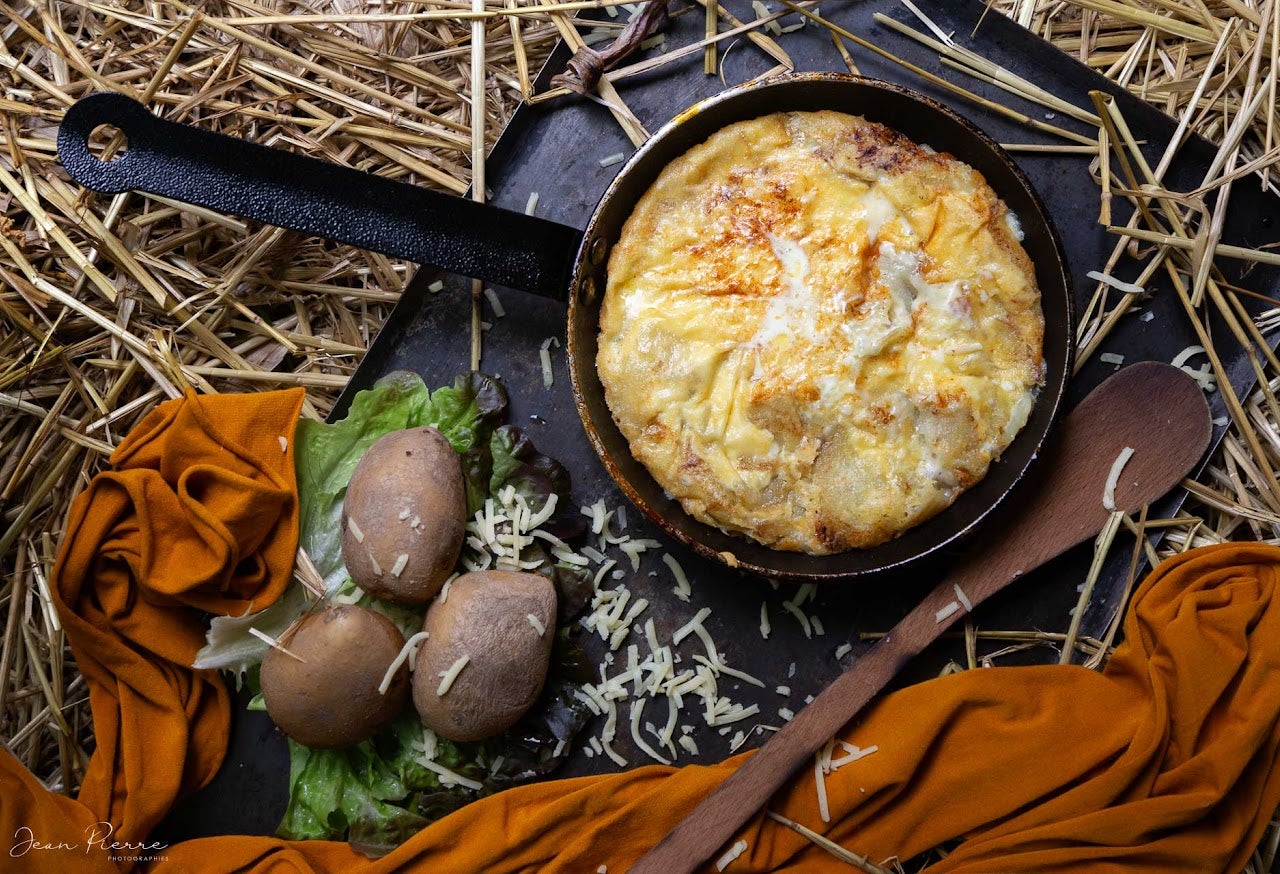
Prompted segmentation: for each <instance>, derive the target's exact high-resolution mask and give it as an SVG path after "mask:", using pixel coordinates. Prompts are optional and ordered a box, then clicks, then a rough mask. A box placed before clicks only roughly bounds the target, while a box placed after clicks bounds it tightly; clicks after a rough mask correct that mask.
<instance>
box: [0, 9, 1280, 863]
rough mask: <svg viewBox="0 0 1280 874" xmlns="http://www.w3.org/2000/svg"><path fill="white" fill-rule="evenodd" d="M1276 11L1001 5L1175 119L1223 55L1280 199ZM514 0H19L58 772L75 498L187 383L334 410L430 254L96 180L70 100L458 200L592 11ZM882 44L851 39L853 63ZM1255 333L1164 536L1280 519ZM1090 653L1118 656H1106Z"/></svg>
mask: <svg viewBox="0 0 1280 874" xmlns="http://www.w3.org/2000/svg"><path fill="white" fill-rule="evenodd" d="M828 2H836V0H828ZM1273 2H1274V0H1265V2H1253V0H1214V2H1210V0H1142V2H1138V3H1130V4H1119V3H1115V2H1112V0H1063V2H1059V0H1000V2H997V3H995V4H994V8H995V9H996V10H997V11H998V12H1001V13H1004V14H1007V15H1010V16H1012V17H1013V18H1015V19H1016V20H1018V21H1019V22H1020V23H1022V24H1024V25H1025V26H1028V27H1030V28H1031V29H1032V30H1034V31H1036V32H1037V33H1040V34H1042V35H1044V36H1046V37H1047V38H1049V39H1051V40H1052V41H1053V42H1054V43H1055V44H1057V45H1058V46H1059V47H1060V48H1061V49H1063V50H1064V51H1067V52H1069V53H1071V54H1074V55H1077V56H1078V57H1080V58H1081V59H1082V60H1084V61H1085V62H1086V63H1088V64H1089V65H1090V66H1092V67H1094V68H1095V69H1097V70H1099V71H1100V72H1102V73H1104V74H1105V75H1107V76H1108V77H1110V78H1112V79H1113V80H1115V81H1117V82H1120V83H1122V84H1124V85H1125V86H1126V87H1128V88H1129V89H1130V90H1132V91H1134V92H1135V93H1137V94H1139V95H1140V96H1143V97H1145V98H1146V99H1148V100H1151V101H1152V102H1154V103H1156V104H1157V105H1158V106H1160V107H1161V108H1162V109H1164V110H1165V111H1166V112H1168V113H1169V114H1170V115H1173V116H1175V117H1180V116H1181V114H1182V113H1184V112H1185V111H1186V110H1187V109H1188V108H1189V106H1190V100H1191V98H1192V97H1193V96H1194V94H1193V92H1194V91H1195V87H1196V85H1197V83H1198V82H1199V81H1200V78H1201V73H1202V71H1203V70H1204V69H1205V67H1206V66H1207V65H1209V64H1210V63H1211V61H1213V62H1216V63H1219V64H1220V66H1215V67H1214V69H1212V70H1210V72H1209V75H1210V76H1211V77H1212V78H1206V79H1205V83H1206V88H1205V91H1204V93H1203V94H1202V96H1201V99H1200V100H1199V101H1198V102H1197V104H1196V105H1195V106H1194V107H1190V108H1191V109H1192V110H1193V111H1194V115H1195V117H1194V119H1192V122H1191V126H1192V127H1193V129H1195V130H1197V131H1199V132H1200V133H1203V134H1204V135H1205V136H1207V137H1208V138H1210V139H1211V140H1214V141H1215V142H1222V141H1224V139H1226V140H1227V141H1228V142H1227V149H1226V150H1225V151H1224V157H1228V156H1229V155H1228V153H1229V152H1230V151H1232V148H1231V147H1232V146H1233V144H1234V137H1233V134H1234V133H1238V134H1239V149H1238V153H1237V154H1236V155H1235V156H1234V157H1233V158H1232V160H1231V162H1230V163H1229V164H1227V167H1228V170H1227V171H1226V172H1229V168H1230V167H1234V166H1243V167H1244V169H1243V170H1242V171H1241V173H1240V174H1239V178H1238V179H1236V180H1235V183H1234V184H1264V185H1267V186H1268V187H1270V188H1272V189H1273V190H1275V187H1276V184H1275V183H1276V180H1275V178H1274V177H1273V176H1272V175H1271V165H1272V164H1273V163H1274V162H1275V160H1276V154H1275V151H1276V149H1275V146H1276V139H1277V138H1278V137H1277V134H1276V132H1275V104H1276V101H1275V93H1276V91H1275V89H1276V79H1275V78H1269V76H1271V77H1273V76H1274V75H1275V74H1276V73H1277V71H1276V47H1277V42H1278V40H1277V39H1276V35H1275V28H1276V24H1277V17H1273V16H1271V14H1270V11H1271V10H1270V6H1271V5H1272V3H1273ZM519 5H520V6H522V7H528V6H530V5H532V3H531V2H530V0H520V2H519ZM575 5H577V6H588V5H592V4H589V3H587V4H575ZM515 6H517V0H488V2H486V0H475V8H478V9H483V10H486V11H487V13H488V14H487V16H486V17H483V18H480V19H473V20H464V19H462V18H460V17H459V15H460V13H462V12H464V11H467V10H470V9H472V8H473V4H472V3H471V2H447V0H439V2H434V3H430V4H426V3H421V2H411V0H403V2H395V0H385V2H382V3H364V2H361V0H313V2H299V0H261V2H255V0H217V2H204V3H198V4H195V5H193V6H188V5H186V4H184V3H181V2H170V3H159V2H128V3H121V2H101V3H99V2H91V0H77V2H23V0H0V34H2V35H3V45H2V46H0V85H2V86H3V92H2V93H0V117H2V120H3V124H2V125H0V212H2V213H3V217H2V218H0V410H3V413H0V623H3V624H2V625H0V632H2V634H3V637H2V641H3V642H2V644H0V739H2V740H3V742H4V743H5V745H6V747H7V748H8V749H9V750H10V751H11V752H12V753H13V754H14V755H15V756H17V757H18V758H19V759H20V760H21V761H23V762H24V763H25V764H26V765H27V767H29V768H30V769H31V770H32V771H33V772H34V773H35V774H36V775H37V776H38V777H40V778H41V779H42V780H43V781H44V782H45V783H46V785H48V786H49V787H50V788H51V789H53V790H55V791H60V792H65V793H68V794H74V793H75V791H76V789H77V787H78V785H79V781H80V778H81V776H82V775H83V772H84V767H85V765H86V764H87V762H88V758H89V755H90V753H91V752H92V750H93V733H92V725H91V717H90V712H89V707H88V700H87V692H86V690H85V687H84V682H83V679H82V678H81V677H80V675H79V673H78V672H77V670H76V668H75V664H74V661H73V658H72V655H71V653H70V650H69V649H68V648H67V646H66V642H65V638H64V635H63V633H62V630H61V628H60V626H59V625H58V621H57V617H56V615H55V614H54V612H53V611H52V609H51V607H50V603H49V598H48V594H47V583H46V581H47V580H48V579H49V576H50V571H51V569H52V565H53V561H54V558H55V554H56V550H57V547H58V544H59V542H60V539H61V535H62V530H63V524H64V519H65V516H66V512H67V508H68V506H69V504H70V502H71V500H72V499H73V498H74V497H75V495H76V494H77V493H78V492H79V491H80V490H81V489H82V488H83V487H84V486H85V484H86V483H87V482H88V480H89V479H90V478H91V477H92V476H93V474H94V473H95V472H97V471H98V470H101V469H103V468H104V467H105V462H106V458H107V456H108V455H109V454H110V452H111V449H112V447H113V446H114V445H115V443H116V442H118V440H119V439H120V437H121V436H122V435H123V434H125V433H126V432H127V431H128V430H129V429H130V428H131V427H132V426H133V424H134V423H136V422H137V421H138V420H139V419H140V418H141V417H142V416H144V415H145V414H146V413H147V412H148V411H149V410H151V409H152V408H153V407H154V406H155V405H156V404H157V403H159V402H161V401H163V400H164V399H166V398H168V397H174V396H177V395H179V394H181V393H182V391H184V390H186V389H187V388H193V389H195V390H197V391H201V392H212V391H217V392H229V391H261V390H268V389H273V388H279V387H284V386H293V385H302V386H305V387H306V389H307V403H306V406H305V410H304V414H305V415H307V416H311V417H316V418H321V417H323V416H324V415H325V414H326V413H327V412H328V411H329V409H330V408H331V406H332V405H333V403H334V401H335V400H336V398H337V396H338V393H339V392H340V390H341V388H342V386H343V385H344V384H345V382H346V380H347V378H348V376H349V375H350V374H351V373H352V371H353V370H354V369H355V367H356V366H357V365H358V364H359V362H360V359H361V356H362V354H363V352H364V350H365V349H366V348H367V347H368V344H369V343H370V342H371V340H372V338H373V337H374V335H375V334H376V333H377V331H378V329H379V327H380V326H381V324H382V321H383V320H384V319H385V318H386V316H387V314H388V313H389V312H390V310H391V307H392V306H393V305H394V303H395V301H396V299H397V297H398V295H399V293H400V292H401V290H402V288H403V287H404V284H405V283H406V281H407V279H408V277H409V276H410V274H411V271H412V270H413V267H412V265H409V264H407V263H404V262H399V261H395V260H392V259H388V258H385V257H383V256H380V255H375V254H370V253H366V252H361V251H358V250H355V249H351V248H349V247H343V246H336V245H332V244H327V243H323V242H319V241H316V240H314V239H310V238H305V237H300V236H298V235H296V234H292V233H290V232H285V231H281V230H278V229H274V228H268V227H262V226H257V225H254V224H253V223H248V222H242V221H240V220H237V219H229V218H226V217H222V216H216V215H208V214H202V213H200V212H198V211H191V210H186V209H178V208H176V207H175V206H173V205H170V204H167V203H165V202H163V201H162V200H160V199H158V198H148V197H143V196H141V195H133V194H123V195H118V196H116V197H105V196H98V195H93V194H90V193H86V192H84V191H82V190H81V189H80V188H79V187H78V186H76V185H75V184H74V183H71V182H69V181H68V179H67V177H66V174H65V173H64V172H63V171H62V169H61V168H60V166H59V165H58V163H57V159H56V148H55V143H54V139H55V136H56V131H57V125H58V121H59V119H60V118H61V114H62V112H63V111H64V109H65V108H66V107H67V106H68V105H70V103H72V102H74V100H75V99H77V98H78V97H80V96H83V95H84V94H86V93H89V92H92V91H96V90H102V89H112V90H122V91H124V92H126V93H129V94H131V95H132V96H135V97H139V98H141V99H143V100H144V102H146V103H148V104H149V105H150V106H151V107H152V108H153V109H154V110H156V111H158V112H161V113H162V114H164V115H165V116H166V117H168V118H171V119H175V120H181V121H188V122H192V123H196V124H198V125H200V126H202V127H207V128H212V129H215V130H220V131H223V132H225V133H229V134H233V135H235V136H239V137H245V138H248V139H251V140H255V141H258V142H263V143H267V144H269V145H274V146H279V147H282V148H287V149H294V150H299V151H305V152H307V153H310V154H314V155H317V156H320V157H324V158H326V159H328V160H331V161H336V162H339V163H343V164H347V165H349V166H353V167H358V168H360V169H364V170H368V171H371V172H375V173H379V174H382V175H386V176H391V177H396V178H401V179H404V180H406V181H412V182H415V183H417V184H425V185H429V186H432V187H435V188H439V189H442V190H446V191H451V192H453V193H457V194H461V193H463V192H464V191H465V190H466V189H467V187H468V186H469V185H470V183H471V181H472V168H473V163H474V162H473V156H474V155H475V154H476V153H477V151H478V150H479V149H483V148H484V147H485V146H487V145H491V144H492V142H493V140H494V139H495V138H496V136H497V134H498V133H499V132H500V131H501V129H502V126H503V125H504V124H505V122H506V120H507V119H508V117H509V116H510V114H511V112H512V111H513V110H514V108H515V107H516V106H517V105H518V103H519V101H520V100H521V98H522V95H524V94H527V93H528V90H529V87H530V86H529V77H530V71H533V72H535V73H536V71H537V69H538V68H539V66H540V65H541V64H542V62H543V60H544V59H545V57H546V56H547V54H548V53H549V51H550V50H551V48H552V46H553V45H554V42H555V41H556V40H557V39H558V38H559V37H560V36H561V35H562V33H564V32H565V31H566V30H568V28H567V25H569V24H572V17H571V16H572V15H573V14H574V12H572V11H571V12H568V13H559V14H557V15H554V16H552V15H547V14H546V13H545V12H525V13H524V14H522V15H521V16H520V17H518V18H517V17H515V16H510V15H500V14H498V12H499V11H500V10H501V9H502V8H503V7H515ZM771 7H772V8H774V9H780V7H778V6H777V5H776V4H771ZM993 14H994V13H993ZM793 17H794V16H793ZM623 19H625V14H624V15H623V16H622V17H621V18H620V19H619V21H621V20H623ZM596 24H597V23H596V22H592V23H591V24H590V25H583V27H582V30H583V31H584V32H585V31H586V30H587V29H588V28H589V27H594V26H595V25H596ZM722 29H724V28H723V26H722ZM1224 31H1225V36H1224V35H1223V34H1224ZM1259 37H1261V40H1259ZM1268 37H1269V39H1268ZM1219 44H1221V50H1220V56H1219V57H1217V58H1214V49H1215V46H1218V45H1219ZM1255 46H1256V49H1255V48H1254V47H1255ZM859 51H860V48H859V47H858V46H856V45H854V46H850V47H849V52H850V55H851V59H852V60H853V61H854V62H855V63H856V60H857V57H858V54H859ZM1251 52H1253V56H1252V57H1251V54H1250V53H1251ZM477 56H478V57H480V58H482V59H483V63H482V64H476V63H474V61H473V58H475V57H477ZM1253 57H1256V59H1257V60H1253ZM1223 69H1225V70H1226V71H1227V72H1226V73H1225V74H1223V73H1222V72H1221V71H1222V70H1223ZM956 78H957V80H958V81H959V80H962V78H963V77H959V76H957V77H956ZM477 92H479V93H481V97H482V100H481V102H480V103H479V104H477V105H476V106H474V107H473V104H472V100H471V97H472V95H473V94H475V93H477ZM1259 92H1261V94H1260V96H1259ZM1251 96H1253V97H1257V99H1256V100H1254V101H1251V100H1250V97H1251ZM1251 103H1252V104H1255V105H1250V104H1251ZM1242 108H1243V109H1244V110H1245V111H1244V112H1243V113H1242V112H1241V110H1242ZM473 109H474V112H473ZM1237 118H1240V119H1242V121H1241V123H1240V124H1238V125H1237V126H1236V130H1234V131H1233V128H1232V122H1233V121H1235V120H1236V119H1237ZM113 147H114V144H112V143H109V142H107V143H104V148H106V149H108V150H110V149H112V148H113ZM1117 196H1119V195H1117ZM1193 206H1194V205H1193ZM1194 212H1195V211H1194V209H1193V213H1194ZM1213 214H1214V209H1213V206H1212V203H1211V204H1210V205H1209V207H1208V208H1206V209H1205V210H1204V211H1203V212H1202V213H1200V214H1199V215H1196V214H1193V215H1192V216H1191V217H1190V218H1191V220H1190V222H1189V225H1188V227H1189V232H1188V235H1189V236H1190V237H1192V238H1199V239H1200V242H1199V243H1197V246H1198V247H1199V248H1197V249H1196V250H1193V251H1192V253H1191V257H1190V258H1189V259H1187V261H1186V262H1185V263H1184V271H1185V274H1186V276H1187V279H1188V284H1191V283H1192V280H1193V277H1194V274H1195V273H1197V271H1198V268H1199V265H1200V264H1202V263H1203V262H1204V261H1205V251H1206V250H1207V249H1209V248H1211V247H1212V244H1213V242H1215V240H1214V239H1213V237H1212V230H1213V228H1212V224H1213V222H1212V219H1213ZM1209 305H1210V304H1207V303H1203V302H1201V306H1209ZM1108 306H1110V307H1111V310H1108V308H1107V307H1108ZM1115 306H1116V301H1114V300H1112V301H1110V302H1109V304H1108V303H1106V302H1105V301H1104V302H1103V303H1100V305H1099V308H1098V311H1097V312H1096V313H1095V317H1094V319H1093V320H1092V322H1088V321H1087V322H1086V324H1083V325H1082V331H1084V332H1089V331H1092V332H1093V333H1092V336H1095V337H1096V336H1097V332H1098V331H1099V330H1103V329H1104V328H1105V322H1106V317H1107V316H1108V314H1109V312H1111V311H1112V310H1114V307H1115ZM1272 315H1273V316H1275V313H1273V314H1272ZM1091 326H1092V327H1091ZM1268 327H1273V326H1271V325H1270V324H1268ZM1251 337H1252V339H1254V340H1255V341H1256V340H1257V339H1259V338H1260V335H1256V336H1255V335H1253V334H1252V333H1251ZM1082 339H1086V338H1082ZM1255 348H1256V349H1257V358H1258V360H1259V366H1260V368H1262V369H1263V370H1264V372H1265V374H1266V376H1267V378H1268V380H1269V381H1270V386H1265V387H1264V388H1266V389H1268V390H1260V391H1258V392H1255V394H1254V396H1253V397H1251V398H1242V399H1241V404H1240V406H1239V408H1238V410H1237V412H1236V415H1235V416H1234V419H1235V421H1234V422H1233V424H1232V426H1231V429H1230V431H1229V433H1228V437H1227V438H1226V440H1225V441H1224V443H1223V445H1222V448H1220V449H1219V451H1218V452H1217V454H1216V455H1215V458H1214V461H1213V463H1212V464H1211V466H1210V468H1209V469H1208V471H1207V472H1206V473H1205V474H1204V475H1203V476H1202V477H1201V478H1200V480H1199V482H1197V483H1195V484H1191V485H1192V488H1193V499H1192V500H1191V501H1190V502H1188V504H1187V507H1186V509H1185V510H1184V516H1182V517H1180V518H1179V520H1176V521H1174V522H1172V523H1164V522H1162V521H1161V520H1141V521H1143V522H1145V524H1146V525H1148V526H1152V525H1155V524H1162V525H1167V527H1166V531H1167V534H1168V536H1166V538H1165V540H1164V541H1163V544H1162V546H1161V547H1160V549H1161V550H1163V551H1164V553H1166V554H1167V553H1168V552H1169V551H1172V550H1179V549H1183V548H1187V547H1188V546H1191V545H1202V544H1206V543H1213V542H1220V541H1222V540H1230V539H1236V538H1249V539H1260V540H1269V541H1274V540H1275V539H1276V537H1277V533H1278V532H1280V484H1277V479H1276V474H1275V471H1276V469H1277V468H1280V430H1277V427H1276V422H1277V415H1276V412H1277V404H1276V402H1275V397H1274V394H1273V393H1272V391H1273V390H1274V388H1275V386H1276V384H1277V383H1276V381H1275V380H1276V379H1277V376H1278V375H1280V367H1277V366H1276V365H1277V362H1276V361H1275V359H1274V357H1271V356H1270V354H1269V350H1267V351H1264V349H1265V346H1264V345H1262V344H1256V345H1255ZM1126 522H1128V523H1129V524H1130V526H1131V527H1134V528H1136V527H1138V525H1139V520H1126ZM1109 545H1110V544H1109V543H1104V544H1103V545H1102V547H1100V548H1109ZM1153 557H1155V558H1157V559H1158V556H1153ZM1080 612H1083V611H1080ZM1014 645H1017V641H1015V642H1014ZM1067 648H1068V649H1075V647H1073V646H1071V645H1070V644H1069V645H1068V646H1067ZM1085 651H1086V653H1092V658H1090V663H1091V664H1094V665H1095V666H1096V665H1098V664H1100V663H1101V662H1102V661H1103V658H1104V655H1105V647H1102V648H1099V647H1095V648H1094V649H1093V650H1088V649H1087V648H1086V650H1085ZM1278 842H1280V828H1277V827H1275V824H1273V828H1271V829H1270V830H1269V832H1268V834H1267V836H1266V838H1265V839H1264V842H1263V845H1262V846H1260V847H1259V849H1258V852H1257V853H1256V854H1255V858H1254V861H1253V862H1252V863H1251V865H1250V868H1249V870H1250V871H1255V872H1261V871H1269V870H1271V869H1272V866H1273V862H1274V860H1275V856H1276V847H1277V843H1278Z"/></svg>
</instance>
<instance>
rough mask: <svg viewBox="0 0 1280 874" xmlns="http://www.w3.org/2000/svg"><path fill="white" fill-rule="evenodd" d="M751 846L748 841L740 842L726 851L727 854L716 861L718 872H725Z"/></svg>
mask: <svg viewBox="0 0 1280 874" xmlns="http://www.w3.org/2000/svg"><path fill="white" fill-rule="evenodd" d="M748 846H750V845H749V844H748V843H747V842H746V841H738V842H737V843H736V844H734V845H733V846H732V847H730V848H729V849H728V850H726V851H725V854H724V855H723V856H721V857H720V858H719V859H717V860H716V870H717V871H723V870H724V869H725V868H728V867H729V865H730V864H732V863H733V861H734V860H735V859H737V858H738V857H739V856H741V855H742V854H743V853H745V852H746V851H747V847H748Z"/></svg>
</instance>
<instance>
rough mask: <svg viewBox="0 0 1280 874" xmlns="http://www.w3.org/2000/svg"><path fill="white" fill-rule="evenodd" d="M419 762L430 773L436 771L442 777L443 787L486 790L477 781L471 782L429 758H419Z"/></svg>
mask: <svg viewBox="0 0 1280 874" xmlns="http://www.w3.org/2000/svg"><path fill="white" fill-rule="evenodd" d="M417 762H418V764H419V765H422V767H424V768H426V769H427V770H428V771H434V772H435V773H436V774H437V775H438V776H439V777H440V784H441V785H442V786H446V787H447V786H465V787H466V788H468V789H471V790H473V791H476V792H478V791H480V790H481V789H483V788H484V787H483V786H481V784H480V783H478V782H476V781H475V780H469V779H467V778H466V777H464V776H462V775H461V774H459V773H457V772H456V771H450V770H449V769H448V768H446V767H445V766H444V765H442V764H440V763H439V762H436V761H432V760H431V759H427V758H419V759H418V760H417Z"/></svg>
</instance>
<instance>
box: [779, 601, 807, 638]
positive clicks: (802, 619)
mask: <svg viewBox="0 0 1280 874" xmlns="http://www.w3.org/2000/svg"><path fill="white" fill-rule="evenodd" d="M782 607H783V609H784V610H786V611H787V612H788V613H790V614H791V615H792V616H794V617H796V621H798V622H799V623H800V627H801V628H803V629H804V636H805V637H813V626H812V625H811V624H810V622H809V617H808V616H806V615H804V611H803V610H801V609H800V608H799V607H798V606H797V605H796V604H795V603H793V602H791V601H783V602H782Z"/></svg>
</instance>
